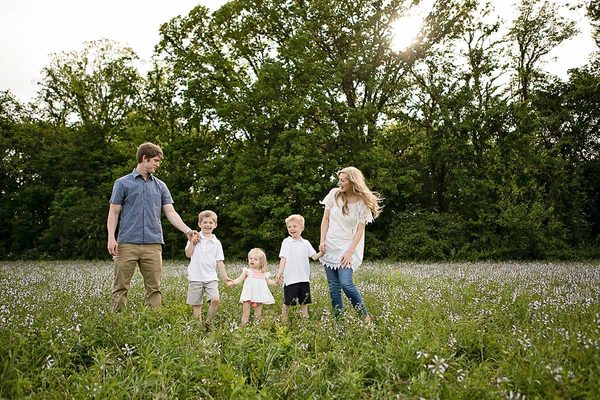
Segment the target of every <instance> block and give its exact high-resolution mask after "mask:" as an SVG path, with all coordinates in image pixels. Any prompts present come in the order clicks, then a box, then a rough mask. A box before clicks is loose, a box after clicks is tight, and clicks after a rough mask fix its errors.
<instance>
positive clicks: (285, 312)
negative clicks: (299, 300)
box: [281, 304, 290, 322]
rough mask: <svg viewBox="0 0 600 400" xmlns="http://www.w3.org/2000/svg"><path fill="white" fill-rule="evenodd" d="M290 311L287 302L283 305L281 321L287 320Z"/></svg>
mask: <svg viewBox="0 0 600 400" xmlns="http://www.w3.org/2000/svg"><path fill="white" fill-rule="evenodd" d="M289 312H290V306H288V305H285V304H284V305H283V306H281V321H282V322H287V320H288V314H289Z"/></svg>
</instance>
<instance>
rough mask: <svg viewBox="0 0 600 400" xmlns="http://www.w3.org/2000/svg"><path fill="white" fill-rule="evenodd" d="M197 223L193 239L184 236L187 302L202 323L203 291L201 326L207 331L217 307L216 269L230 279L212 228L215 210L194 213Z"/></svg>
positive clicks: (224, 277)
mask: <svg viewBox="0 0 600 400" xmlns="http://www.w3.org/2000/svg"><path fill="white" fill-rule="evenodd" d="M198 226H199V227H200V233H199V237H198V238H195V239H198V242H197V243H194V242H195V240H191V241H190V240H188V242H187V244H186V246H185V255H186V257H188V258H191V261H190V265H189V266H188V280H189V285H188V294H187V301H186V303H187V304H190V305H191V306H192V314H193V316H194V318H196V319H197V320H198V322H199V323H200V324H202V297H203V293H204V292H206V301H208V302H210V306H209V308H208V313H207V315H206V326H205V329H206V330H207V331H208V329H209V327H210V324H211V323H212V320H213V318H214V316H215V313H216V312H217V308H218V307H219V302H220V298H219V283H218V277H217V269H218V270H219V273H220V274H221V277H222V278H223V279H225V281H227V282H229V281H230V280H231V279H230V278H229V276H228V275H227V271H226V270H225V264H224V263H223V261H224V259H225V256H224V255H223V246H222V245H221V242H220V241H219V239H217V237H216V236H215V235H213V233H212V232H213V230H214V229H215V228H216V227H217V214H216V213H215V212H214V211H210V210H205V211H202V212H201V213H200V214H198Z"/></svg>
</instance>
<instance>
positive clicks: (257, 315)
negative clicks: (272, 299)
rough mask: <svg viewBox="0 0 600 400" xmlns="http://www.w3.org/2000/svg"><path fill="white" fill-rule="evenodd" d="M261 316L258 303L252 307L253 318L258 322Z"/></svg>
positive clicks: (260, 308)
mask: <svg viewBox="0 0 600 400" xmlns="http://www.w3.org/2000/svg"><path fill="white" fill-rule="evenodd" d="M261 317H262V304H259V305H257V306H256V308H255V309H254V319H255V320H256V322H260V320H261Z"/></svg>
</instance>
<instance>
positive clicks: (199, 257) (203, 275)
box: [188, 232, 225, 282]
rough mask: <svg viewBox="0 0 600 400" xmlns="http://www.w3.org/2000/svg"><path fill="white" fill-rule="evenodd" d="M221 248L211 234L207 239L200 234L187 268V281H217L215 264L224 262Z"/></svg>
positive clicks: (217, 240) (219, 243)
mask: <svg viewBox="0 0 600 400" xmlns="http://www.w3.org/2000/svg"><path fill="white" fill-rule="evenodd" d="M224 260H225V256H224V255H223V246H222V245H221V242H220V241H219V239H217V237H216V236H215V235H214V234H213V235H212V238H210V239H207V238H206V236H204V233H202V232H200V241H199V242H198V243H197V244H196V245H195V246H194V252H193V253H192V258H191V260H190V265H189V266H188V280H190V281H195V282H210V281H216V280H218V279H219V277H218V276H217V262H218V261H224Z"/></svg>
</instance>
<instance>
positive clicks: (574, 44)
mask: <svg viewBox="0 0 600 400" xmlns="http://www.w3.org/2000/svg"><path fill="white" fill-rule="evenodd" d="M497 1H498V2H503V3H504V2H508V0H497ZM556 1H564V0H556ZM225 2H226V0H102V1H97V0H96V1H90V0H87V1H86V0H0V91H4V90H7V89H8V90H10V91H11V92H12V93H13V94H14V95H15V96H16V97H17V99H18V100H20V101H21V102H28V101H30V100H32V99H33V97H34V95H35V92H36V90H37V86H36V82H37V81H38V80H39V79H40V77H41V71H42V69H43V68H44V67H45V66H47V65H48V64H49V62H50V56H51V55H52V54H56V53H62V52H69V51H80V50H82V49H83V44H84V42H86V41H92V40H99V39H105V38H106V39H111V40H114V41H116V42H118V43H119V44H121V45H124V46H128V47H131V48H132V49H133V50H134V51H135V52H136V54H137V55H138V56H139V57H140V59H141V60H143V61H146V62H148V61H149V60H150V58H151V56H152V52H153V50H154V46H155V45H156V44H157V43H158V41H159V33H158V29H159V27H160V25H161V24H162V23H165V22H167V21H169V20H170V19H172V18H173V17H176V16H178V15H186V14H187V13H188V12H189V11H190V10H191V9H192V8H193V7H195V6H196V5H198V4H202V5H204V6H207V7H208V8H210V9H213V10H214V9H217V8H218V7H220V6H221V5H222V4H224V3H225ZM502 8H504V9H506V7H502ZM581 14H582V13H581ZM578 20H579V25H580V29H581V30H582V33H581V34H580V35H579V36H578V37H577V38H575V39H573V40H570V41H568V42H566V43H563V44H562V45H561V46H560V47H559V48H557V49H555V50H554V52H553V53H552V54H551V56H553V57H556V61H552V62H549V63H548V64H547V67H546V69H547V70H548V71H549V72H551V73H553V74H556V75H558V76H560V77H562V78H566V76H567V70H568V69H569V68H574V67H578V66H581V65H584V64H586V63H587V59H588V55H589V54H590V52H591V51H594V50H595V44H594V42H593V40H592V38H591V35H590V28H589V25H588V24H587V20H585V18H583V17H582V16H581V15H580V16H579V17H578Z"/></svg>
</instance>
